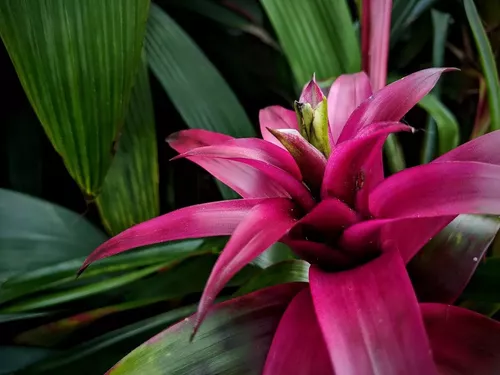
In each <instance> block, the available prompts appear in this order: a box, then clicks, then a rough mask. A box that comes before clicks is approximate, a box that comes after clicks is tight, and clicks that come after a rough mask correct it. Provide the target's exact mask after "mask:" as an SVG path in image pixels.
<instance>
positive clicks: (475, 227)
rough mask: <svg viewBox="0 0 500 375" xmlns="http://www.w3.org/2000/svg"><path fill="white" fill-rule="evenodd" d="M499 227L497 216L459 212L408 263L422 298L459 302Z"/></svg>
mask: <svg viewBox="0 0 500 375" xmlns="http://www.w3.org/2000/svg"><path fill="white" fill-rule="evenodd" d="M499 228H500V220H499V219H498V218H496V217H489V216H479V215H459V216H458V217H457V218H456V219H455V220H453V221H452V222H451V223H450V224H449V225H448V226H447V227H446V228H444V229H443V230H442V231H441V232H440V233H439V234H437V235H436V236H435V237H434V238H432V240H431V241H430V242H429V243H428V244H427V245H426V246H425V247H424V248H423V249H422V250H421V251H420V252H419V253H418V254H417V255H416V256H415V257H414V258H413V259H412V261H411V262H410V263H409V264H408V272H409V274H410V277H411V279H412V282H413V286H414V288H415V292H416V294H417V296H418V297H419V300H420V301H422V302H440V303H453V302H455V300H456V299H457V298H458V297H459V296H460V294H461V293H462V291H463V290H464V288H465V286H466V285H467V283H468V282H469V280H470V278H471V277H472V275H473V274H474V271H475V270H476V267H477V266H478V265H479V263H480V262H481V259H483V257H484V255H485V253H486V251H487V250H488V247H489V246H490V244H491V242H492V241H493V239H494V238H495V235H496V233H497V232H498V229H499ZM485 287H488V286H485Z"/></svg>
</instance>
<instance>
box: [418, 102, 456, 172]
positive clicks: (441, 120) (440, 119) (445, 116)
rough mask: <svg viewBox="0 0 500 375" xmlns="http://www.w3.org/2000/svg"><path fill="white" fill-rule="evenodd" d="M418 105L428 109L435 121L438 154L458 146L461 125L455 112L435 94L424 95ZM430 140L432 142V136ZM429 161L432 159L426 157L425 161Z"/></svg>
mask: <svg viewBox="0 0 500 375" xmlns="http://www.w3.org/2000/svg"><path fill="white" fill-rule="evenodd" d="M418 105H419V107H421V108H423V109H424V110H426V111H427V112H428V113H429V115H430V116H431V117H432V118H433V119H434V121H435V125H436V127H437V136H438V137H437V146H438V148H437V151H438V155H443V154H445V153H447V152H448V151H450V150H452V149H454V148H455V147H457V146H458V145H459V143H460V127H459V125H458V121H457V119H456V118H455V116H454V115H453V113H452V112H451V111H450V110H449V109H448V108H447V107H446V106H445V105H444V104H443V103H442V102H441V101H439V99H438V98H437V97H436V96H434V95H433V94H428V95H426V96H424V97H423V98H422V100H420V102H419V103H418ZM427 131H428V130H427ZM428 141H429V142H430V138H429V140H428ZM428 161H430V160H428V159H427V158H425V160H424V161H423V162H428Z"/></svg>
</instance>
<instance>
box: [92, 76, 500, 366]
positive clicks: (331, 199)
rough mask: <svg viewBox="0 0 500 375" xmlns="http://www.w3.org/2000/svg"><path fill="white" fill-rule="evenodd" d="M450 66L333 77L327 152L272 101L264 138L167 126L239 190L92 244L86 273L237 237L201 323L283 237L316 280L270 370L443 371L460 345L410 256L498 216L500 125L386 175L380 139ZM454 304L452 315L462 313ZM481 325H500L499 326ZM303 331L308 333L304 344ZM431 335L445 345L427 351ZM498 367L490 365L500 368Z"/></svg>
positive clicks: (293, 307) (311, 98) (183, 151)
mask: <svg viewBox="0 0 500 375" xmlns="http://www.w3.org/2000/svg"><path fill="white" fill-rule="evenodd" d="M447 70H448V69H426V70H422V71H419V72H417V73H414V74H411V75H409V76H408V77H405V78H403V79H401V80H399V81H396V82H394V83H393V84H391V85H388V86H386V87H384V88H381V89H380V90H378V91H377V92H376V93H374V94H372V93H371V89H370V85H369V82H368V77H367V76H366V75H365V74H364V73H357V74H354V75H346V76H341V77H339V78H338V79H337V81H335V83H334V84H333V86H332V88H331V90H330V94H329V96H328V98H327V103H328V116H329V119H328V120H329V122H328V123H327V124H326V125H327V126H328V134H327V137H328V142H329V147H330V152H329V154H325V153H324V151H323V152H321V151H319V150H318V149H316V148H315V147H314V146H313V145H311V143H310V142H309V141H308V139H307V137H306V136H304V133H302V132H301V128H300V126H299V124H298V122H297V118H296V117H295V113H293V112H292V111H291V110H287V109H284V108H281V107H276V106H275V107H270V108H266V109H264V110H262V111H261V114H260V119H261V129H262V135H263V138H264V139H263V140H261V139H234V138H231V137H228V136H225V135H222V134H217V133H212V132H208V131H201V130H185V131H182V132H179V133H177V134H174V135H172V136H171V137H170V138H169V140H168V141H169V143H170V144H171V145H172V147H174V148H175V149H176V150H177V151H179V153H180V156H179V157H186V158H188V159H190V160H192V161H193V162H195V163H197V164H198V165H200V166H201V167H203V168H205V169H206V170H207V171H209V172H210V173H212V174H213V175H214V176H215V177H217V178H218V179H220V180H221V181H222V182H224V183H225V184H227V185H228V186H230V187H231V188H233V189H234V190H235V191H237V192H238V193H239V194H240V195H241V196H242V197H243V199H238V200H233V201H225V202H214V203H207V204H202V205H198V206H193V207H187V208H183V209H180V210H178V211H175V212H172V213H169V214H166V215H164V216H161V217H158V218H155V219H153V220H150V221H148V222H145V223H142V224H139V225H136V226H135V227H132V228H130V229H128V230H126V231H124V232H122V233H120V234H119V235H117V236H116V237H114V238H112V239H110V240H109V241H107V242H105V243H104V244H102V245H101V246H100V247H99V248H97V249H96V250H95V251H94V252H93V253H92V254H91V255H90V256H89V258H88V259H87V260H86V261H85V263H84V265H83V268H85V267H87V266H88V265H89V264H90V263H91V262H94V261H96V260H99V259H101V258H104V257H107V256H110V255H114V254H118V253H120V252H123V251H126V250H128V249H132V248H135V247H138V246H144V245H150V244H154V243H158V242H163V241H168V240H176V239H181V238H192V237H206V236H219V235H232V237H231V238H230V240H229V242H228V244H227V246H226V248H225V249H224V250H223V252H222V254H221V256H220V257H219V259H218V261H217V263H216V265H215V267H214V269H213V271H212V274H211V276H210V278H209V280H208V282H207V285H206V287H205V291H204V293H203V296H202V298H201V302H200V304H199V309H198V313H197V316H196V321H197V324H198V325H199V324H201V323H202V320H203V317H204V316H205V315H206V313H207V312H208V311H209V309H210V307H211V304H212V302H213V300H214V299H215V297H216V296H217V294H218V293H219V292H220V291H221V290H222V288H223V287H224V285H225V284H226V283H227V282H228V281H229V279H230V278H231V277H233V276H234V275H235V274H236V273H237V272H238V271H239V270H241V269H242V268H243V267H244V266H245V265H246V264H248V263H249V262H251V261H252V260H253V259H254V258H255V257H257V256H258V255H259V254H261V253H262V252H263V251H265V250H266V249H267V248H268V247H269V246H270V245H271V244H273V243H274V242H277V241H281V242H284V243H286V244H288V245H289V246H290V247H291V249H292V250H294V251H295V252H296V254H297V255H298V256H299V257H302V258H304V259H306V260H307V261H309V262H311V263H313V265H312V267H311V269H310V288H308V289H305V290H303V291H302V292H300V293H299V294H298V295H297V296H296V297H295V299H294V300H293V301H292V302H291V304H290V306H289V308H288V310H287V311H286V312H285V314H284V316H283V319H282V322H281V323H280V325H279V327H278V329H277V332H276V334H275V338H274V340H273V343H272V345H271V348H270V352H269V356H268V359H267V363H266V366H265V370H264V373H265V374H273V375H280V374H289V373H290V371H292V369H291V368H290V366H291V365H292V364H293V363H294V362H289V361H288V360H286V359H284V358H288V357H290V356H292V357H293V358H296V359H297V361H298V362H297V363H296V364H295V365H293V366H294V367H293V368H294V369H297V368H300V370H301V373H302V374H319V373H321V374H325V375H328V374H336V375H339V374H341V375H344V374H352V375H355V374H356V375H357V374H361V375H363V374H387V375H391V374H429V375H432V374H438V373H441V374H442V373H445V374H446V373H448V372H446V371H445V372H443V370H442V369H443V368H446V365H443V364H442V361H443V359H442V356H445V355H453V354H454V353H455V352H459V351H461V350H464V349H463V348H462V347H460V345H458V344H457V343H454V342H451V340H447V339H445V338H443V337H442V336H441V335H440V334H439V333H436V332H437V328H436V325H435V323H434V322H435V321H438V319H440V315H439V312H438V311H439V307H431V306H425V307H423V310H421V308H420V307H419V304H418V302H417V300H416V298H415V295H414V292H413V289H412V286H411V282H410V279H409V278H408V275H407V273H406V269H405V263H406V262H408V261H409V260H410V259H411V258H412V257H413V256H414V255H415V253H416V252H417V251H418V250H419V249H420V247H421V246H422V245H423V244H425V242H426V241H428V239H429V238H430V237H432V236H433V235H435V234H436V233H437V232H438V231H440V230H441V229H442V228H443V226H445V225H446V224H447V223H449V222H450V221H451V220H452V219H453V218H454V217H455V216H456V215H458V214H462V213H476V214H477V213H487V214H499V213H500V158H499V157H498V153H497V150H496V147H497V145H498V144H500V132H493V133H490V134H487V135H485V136H482V137H480V138H477V139H475V140H474V141H472V142H469V143H467V144H464V145H463V146H461V147H459V148H457V149H455V150H453V151H451V152H450V153H448V154H446V155H443V156H442V157H441V158H439V159H437V160H436V161H434V162H433V163H430V164H428V165H422V166H418V167H415V168H410V169H407V170H404V171H402V172H400V173H397V174H395V175H393V176H391V177H389V178H384V171H383V167H382V166H383V163H382V146H383V143H384V141H385V139H386V137H387V136H388V135H389V134H390V133H393V132H399V131H413V129H412V128H411V127H409V126H407V125H404V124H402V123H400V122H399V121H400V120H401V118H402V117H403V116H404V115H405V114H406V113H407V112H408V111H409V110H410V109H411V108H412V107H413V106H414V105H415V104H416V103H417V102H418V101H419V100H420V99H421V98H422V97H423V96H425V95H426V94H427V93H428V92H429V91H430V90H431V89H432V88H433V86H434V85H435V83H436V82H437V80H438V78H439V76H440V75H441V74H442V73H443V72H445V71H447ZM344 92H345V93H346V95H343V93H344ZM321 95H322V94H321V91H320V90H319V87H318V86H317V85H316V83H315V81H314V80H312V81H311V82H310V83H309V84H308V85H306V87H305V88H304V92H303V93H302V95H301V100H303V101H306V102H305V103H306V104H310V108H312V109H313V110H314V109H315V108H317V107H318V106H320V105H321V103H322V100H323V99H321ZM318 103H319V104H318ZM313 115H314V116H315V115H316V114H315V113H314V112H313ZM318 116H319V115H318ZM316 125H317V123H316ZM410 228H411V230H410ZM468 276H470V275H467V277H468ZM422 312H423V314H422ZM452 312H453V314H457V317H456V319H457V320H456V321H457V322H462V320H463V319H464V318H463V316H465V315H466V314H468V313H464V312H462V311H461V310H460V309H458V310H453V311H452ZM464 314H465V315H464ZM478 319H479V318H473V319H472V320H473V321H474V322H475V321H476V320H478ZM304 320H306V321H304ZM481 322H482V321H481ZM481 322H479V320H478V323H477V324H483V325H485V324H486V325H490V326H494V327H495V328H492V329H493V330H494V332H498V327H497V324H496V323H494V322H492V321H487V323H484V322H482V323H481ZM424 323H425V325H424ZM474 324H476V323H474ZM297 327H302V328H300V329H299V330H296V328H297ZM426 327H427V328H426ZM481 327H482V326H481ZM426 329H427V330H426ZM429 329H430V331H429ZM301 330H304V332H302V331H301ZM483 331H486V330H484V329H483ZM483 331H481V332H483ZM301 332H302V333H301ZM485 334H486V332H485ZM297 335H300V338H299V337H297ZM301 340H305V341H308V343H307V351H303V350H302V348H301V347H302V346H303V345H304V343H303V342H302V343H299V341H301ZM295 342H297V344H298V345H299V346H296V345H295V344H294V343H295ZM436 342H439V345H444V346H446V347H440V348H439V350H437V351H434V353H437V354H435V355H434V357H433V352H432V351H431V348H433V350H434V347H435V345H438V344H436ZM448 350H450V351H451V354H450V353H448ZM436 355H437V357H436ZM301 356H302V357H301ZM476 358H482V357H481V355H479V354H478V355H476V354H474V353H471V354H470V355H468V356H467V357H466V361H468V363H467V364H466V366H471V364H470V363H469V362H471V361H474V360H475V359H476ZM313 359H314V360H313ZM436 361H437V362H436ZM456 361H460V358H458V356H457V358H456ZM499 362H500V361H498V360H497V361H490V362H489V363H488V367H487V368H488V369H491V368H495V369H497V370H498V371H500V369H499V367H498V366H500V363H499ZM436 363H437V365H436ZM297 366H298V367H297ZM464 366H465V365H464ZM495 366H496V367H495ZM485 368H486V367H485ZM438 369H439V371H441V372H438ZM480 374H482V373H480Z"/></svg>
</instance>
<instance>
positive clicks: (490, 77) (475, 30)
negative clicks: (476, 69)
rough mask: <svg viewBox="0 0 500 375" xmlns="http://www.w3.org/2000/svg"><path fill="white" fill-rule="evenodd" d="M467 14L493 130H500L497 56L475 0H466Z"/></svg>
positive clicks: (499, 84)
mask: <svg viewBox="0 0 500 375" xmlns="http://www.w3.org/2000/svg"><path fill="white" fill-rule="evenodd" d="M464 7H465V13H466V14H467V19H468V21H469V26H470V28H471V29H472V34H473V35H474V40H475V41H476V47H477V50H478V52H479V58H480V60H481V66H482V67H483V74H484V78H485V80H486V87H487V90H488V103H489V109H490V115H491V129H492V130H499V129H500V80H499V78H498V70H497V66H496V63H495V56H494V55H493V51H492V49H491V45H490V43H489V41H488V36H487V35H486V32H485V31H484V28H483V25H482V23H481V19H480V18H479V14H478V13H477V9H476V6H475V5H474V1H473V0H464Z"/></svg>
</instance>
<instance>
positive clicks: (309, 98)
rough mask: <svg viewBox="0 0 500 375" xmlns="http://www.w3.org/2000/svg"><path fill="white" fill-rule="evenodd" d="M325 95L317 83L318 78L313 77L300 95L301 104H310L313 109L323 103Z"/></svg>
mask: <svg viewBox="0 0 500 375" xmlns="http://www.w3.org/2000/svg"><path fill="white" fill-rule="evenodd" d="M324 98H325V95H323V91H321V87H319V85H318V84H317V83H316V76H315V75H313V77H312V79H311V80H310V81H309V83H307V85H305V87H304V89H303V90H302V93H301V94H300V99H299V103H309V104H310V105H311V107H313V108H316V106H317V105H318V104H319V103H321V102H322V101H323V99H324Z"/></svg>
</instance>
